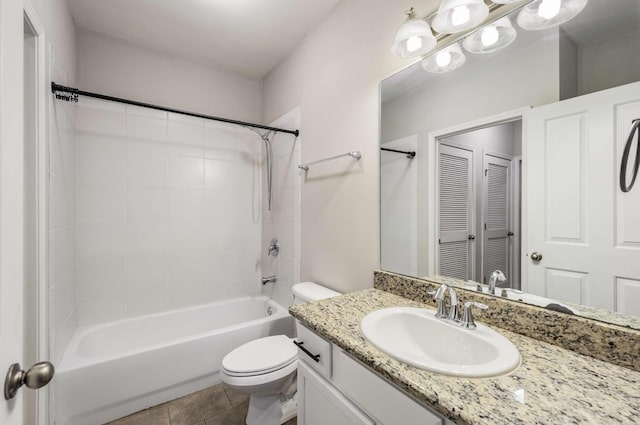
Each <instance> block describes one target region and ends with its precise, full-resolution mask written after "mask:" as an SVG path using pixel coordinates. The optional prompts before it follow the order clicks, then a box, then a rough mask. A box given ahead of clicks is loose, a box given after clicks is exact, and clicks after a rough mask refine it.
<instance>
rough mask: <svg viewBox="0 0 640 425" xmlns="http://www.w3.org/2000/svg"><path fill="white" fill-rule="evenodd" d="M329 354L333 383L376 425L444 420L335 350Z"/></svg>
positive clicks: (424, 424) (417, 424)
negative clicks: (374, 420)
mask: <svg viewBox="0 0 640 425" xmlns="http://www.w3.org/2000/svg"><path fill="white" fill-rule="evenodd" d="M333 351H334V353H333V383H334V385H335V386H336V387H337V388H338V389H339V390H340V391H342V392H343V393H344V394H345V395H346V396H347V397H349V399H351V400H353V401H354V402H355V403H356V404H357V405H358V406H359V407H360V408H361V409H362V410H364V411H365V412H366V413H367V414H369V415H371V416H372V417H373V418H375V419H376V423H380V424H385V425H386V424H397V423H400V422H399V419H400V418H401V419H402V421H401V423H402V425H443V424H444V423H445V422H444V419H443V418H442V417H440V416H439V415H437V414H435V413H433V412H431V411H429V410H427V409H426V408H424V407H423V406H421V405H420V404H418V403H417V402H416V401H414V400H413V399H411V398H409V397H408V396H407V395H405V394H404V393H402V392H400V390H398V389H397V388H395V387H393V386H392V385H391V384H389V383H388V382H387V381H385V380H384V379H382V378H380V377H378V376H376V375H375V374H374V373H373V372H372V371H370V370H369V369H367V368H366V367H364V366H363V365H361V364H360V363H358V362H357V361H356V360H354V359H352V358H351V357H349V356H348V355H347V354H346V353H345V352H344V351H342V350H341V349H339V348H338V347H334V350H333Z"/></svg>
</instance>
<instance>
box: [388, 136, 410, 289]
mask: <svg viewBox="0 0 640 425" xmlns="http://www.w3.org/2000/svg"><path fill="white" fill-rule="evenodd" d="M382 147H385V148H388V149H396V150H402V151H413V152H416V153H420V151H419V150H418V138H417V136H415V135H412V136H407V137H404V138H402V139H397V140H391V141H388V142H386V143H383V144H382ZM380 155H381V158H380V204H381V205H384V206H385V208H382V209H381V211H380V268H382V269H384V270H390V271H394V272H396V273H401V274H406V275H409V276H416V275H417V274H418V161H416V159H415V157H414V158H412V159H409V158H407V156H406V155H404V154H401V153H397V152H387V151H384V152H381V153H380Z"/></svg>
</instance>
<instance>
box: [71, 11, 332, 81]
mask: <svg viewBox="0 0 640 425" xmlns="http://www.w3.org/2000/svg"><path fill="white" fill-rule="evenodd" d="M338 1H339V0H268V1H265V0H108V1H105V0H69V4H70V7H71V14H72V15H73V18H74V20H75V22H76V25H77V26H78V27H80V28H83V29H88V30H91V31H95V32H98V33H101V34H106V35H108V36H111V37H116V38H118V39H121V40H125V41H127V42H130V43H132V44H135V45H137V46H140V47H144V48H149V49H153V50H157V51H161V52H164V53H167V54H169V55H171V56H175V57H178V58H182V59H186V60H189V61H194V62H197V63H201V64H203V65H207V66H210V67H213V68H216V69H219V70H223V71H227V72H231V73H234V74H237V75H240V76H243V77H247V78H262V77H264V76H265V75H266V74H267V73H268V72H269V70H271V68H273V67H274V66H275V65H277V64H278V63H279V62H280V61H281V60H282V59H283V58H285V57H286V56H287V54H288V53H289V52H290V50H291V49H292V48H293V47H294V46H295V45H296V44H297V43H298V42H299V41H300V40H301V39H303V38H304V36H305V34H306V33H307V32H308V31H309V30H311V29H312V28H313V27H314V26H315V25H317V24H318V23H319V22H320V21H321V20H322V19H323V18H324V17H325V16H326V15H327V13H328V12H329V10H330V9H331V8H332V7H333V6H334V5H335V4H336V3H337V2H338Z"/></svg>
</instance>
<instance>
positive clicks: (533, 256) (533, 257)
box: [531, 252, 542, 261]
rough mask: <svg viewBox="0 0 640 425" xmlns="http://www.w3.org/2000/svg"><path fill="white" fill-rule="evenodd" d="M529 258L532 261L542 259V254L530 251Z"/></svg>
mask: <svg viewBox="0 0 640 425" xmlns="http://www.w3.org/2000/svg"><path fill="white" fill-rule="evenodd" d="M531 260H532V261H540V260H542V254H540V253H539V252H532V253H531Z"/></svg>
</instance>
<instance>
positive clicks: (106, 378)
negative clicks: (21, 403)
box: [53, 296, 293, 425]
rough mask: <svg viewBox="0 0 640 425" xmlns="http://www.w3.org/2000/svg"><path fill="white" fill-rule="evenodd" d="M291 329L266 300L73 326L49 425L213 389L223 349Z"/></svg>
mask: <svg viewBox="0 0 640 425" xmlns="http://www.w3.org/2000/svg"><path fill="white" fill-rule="evenodd" d="M292 332H293V318H292V317H291V316H290V315H289V313H288V311H287V310H286V309H285V308H284V307H282V306H280V305H278V304H276V303H275V302H273V301H272V300H270V299H269V298H268V297H265V296H255V297H245V298H237V299H232V300H228V301H223V302H216V303H212V304H207V305H201V306H197V307H190V308H184V309H180V310H174V311H169V312H165V313H159V314H153V315H148V316H141V317H135V318H130V319H124V320H118V321H115V322H111V323H105V324H99V325H89V326H82V327H79V328H78V329H76V332H75V334H74V335H73V338H72V340H71V342H70V343H69V346H68V348H67V351H66V352H65V354H64V357H63V359H62V362H61V363H60V365H59V367H58V368H57V371H56V376H55V379H54V380H53V383H54V385H55V395H54V400H53V402H54V407H53V408H54V412H55V413H54V417H55V424H56V425H99V424H103V423H105V422H109V421H111V420H114V419H117V418H120V417H122V416H126V415H129V414H131V413H134V412H137V411H139V410H142V409H146V408H148V407H150V406H154V405H157V404H160V403H164V402H166V401H169V400H173V399H175V398H178V397H181V396H184V395H186V394H189V393H191V392H194V391H198V390H201V389H203V388H206V387H208V386H211V385H215V384H217V383H219V382H220V379H219V371H220V364H221V363H222V358H223V357H224V356H225V355H226V354H227V353H228V352H229V351H231V350H232V349H234V348H236V347H237V346H239V345H241V344H243V343H245V342H248V341H251V340H253V339H256V338H260V337H263V336H268V335H276V334H287V335H289V336H291V334H292Z"/></svg>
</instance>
